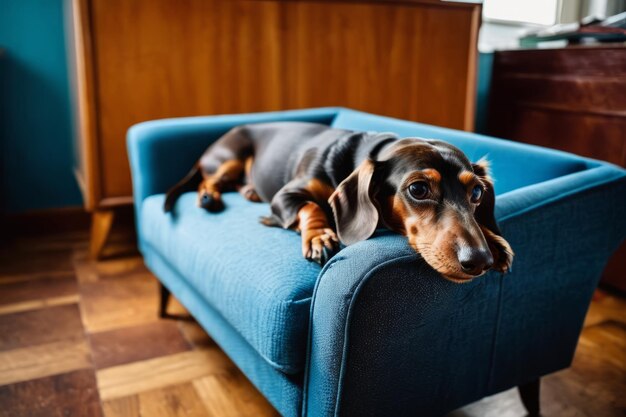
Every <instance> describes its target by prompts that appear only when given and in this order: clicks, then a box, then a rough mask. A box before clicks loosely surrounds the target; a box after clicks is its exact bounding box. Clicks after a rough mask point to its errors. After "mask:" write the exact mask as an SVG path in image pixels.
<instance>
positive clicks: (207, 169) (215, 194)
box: [198, 127, 254, 212]
mask: <svg viewBox="0 0 626 417" xmlns="http://www.w3.org/2000/svg"><path fill="white" fill-rule="evenodd" d="M253 148H254V147H253V144H252V140H251V139H250V137H249V135H248V132H247V129H246V128H245V127H236V128H234V129H231V130H230V131H229V132H228V133H226V134H225V135H224V136H222V137H221V138H220V139H219V140H218V141H217V142H215V143H214V144H213V145H212V146H211V147H210V148H209V149H208V150H207V151H206V152H205V153H204V155H202V157H201V158H200V161H199V162H198V166H199V167H200V169H201V171H202V177H203V180H202V182H201V183H200V186H199V187H198V206H200V207H202V208H204V209H206V210H208V211H210V212H218V211H221V210H223V209H224V203H223V201H222V193H223V192H226V191H235V190H237V189H238V188H240V187H241V186H242V185H243V184H244V181H245V177H246V176H247V172H249V169H250V168H251V163H252V162H251V161H252V159H251V157H252V154H253ZM248 161H250V162H248Z"/></svg>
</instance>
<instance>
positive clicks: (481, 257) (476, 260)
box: [458, 247, 493, 275]
mask: <svg viewBox="0 0 626 417" xmlns="http://www.w3.org/2000/svg"><path fill="white" fill-rule="evenodd" d="M458 257H459V263H460V264H461V269H462V270H463V272H465V273H466V274H468V275H480V274H482V273H483V272H484V271H485V270H487V269H489V268H491V266H492V265H493V256H492V255H491V252H490V251H489V250H485V249H478V248H467V247H464V248H462V249H461V250H460V251H459V254H458Z"/></svg>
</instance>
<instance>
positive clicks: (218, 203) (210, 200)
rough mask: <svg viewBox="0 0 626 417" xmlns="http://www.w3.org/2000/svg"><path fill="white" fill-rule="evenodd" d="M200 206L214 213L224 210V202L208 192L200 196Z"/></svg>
mask: <svg viewBox="0 0 626 417" xmlns="http://www.w3.org/2000/svg"><path fill="white" fill-rule="evenodd" d="M200 207H202V208H203V209H205V210H207V211H210V212H211V213H216V212H218V211H222V210H224V203H223V202H222V199H221V198H214V197H213V196H212V195H210V194H203V195H202V197H200Z"/></svg>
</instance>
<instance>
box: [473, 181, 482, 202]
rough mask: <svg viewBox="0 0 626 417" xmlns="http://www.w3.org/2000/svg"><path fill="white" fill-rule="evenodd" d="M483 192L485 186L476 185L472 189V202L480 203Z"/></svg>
mask: <svg viewBox="0 0 626 417" xmlns="http://www.w3.org/2000/svg"><path fill="white" fill-rule="evenodd" d="M483 192H484V191H483V187H481V186H480V185H477V186H475V187H474V188H473V189H472V203H474V204H476V203H478V202H479V201H480V199H481V198H482V196H483Z"/></svg>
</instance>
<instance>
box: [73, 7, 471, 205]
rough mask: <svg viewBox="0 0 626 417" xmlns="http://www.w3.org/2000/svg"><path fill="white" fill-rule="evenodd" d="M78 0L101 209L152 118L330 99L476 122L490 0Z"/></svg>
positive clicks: (127, 190) (85, 98)
mask: <svg viewBox="0 0 626 417" xmlns="http://www.w3.org/2000/svg"><path fill="white" fill-rule="evenodd" d="M73 2H74V5H75V6H76V5H78V6H79V7H75V8H76V9H78V10H79V12H80V13H78V14H77V15H78V17H79V22H78V23H76V26H78V30H79V31H82V32H84V35H83V36H82V37H78V40H77V47H78V48H79V49H78V53H79V55H80V54H82V56H81V57H80V58H81V59H79V61H81V60H82V61H81V62H82V63H81V62H79V63H81V66H80V68H79V69H81V68H82V83H80V85H79V88H83V87H81V85H85V84H89V85H90V86H91V87H92V88H91V89H87V91H82V90H81V92H82V94H81V95H80V97H81V98H82V100H81V102H80V104H81V106H82V107H85V106H88V107H90V111H82V112H81V116H82V117H84V118H87V119H89V120H88V122H87V123H84V124H83V125H84V126H85V128H84V129H83V136H84V138H83V140H85V141H88V142H89V143H90V145H89V146H83V148H84V149H85V152H86V153H87V154H89V155H86V156H84V158H85V159H87V161H88V162H89V161H91V162H92V163H87V164H85V165H83V167H82V169H83V170H88V171H90V175H85V177H87V178H91V180H89V181H86V184H87V185H86V186H87V188H88V193H89V194H90V195H91V196H92V197H90V198H89V199H88V200H87V201H88V208H89V209H94V208H96V207H100V208H103V207H104V206H105V205H106V206H107V207H110V206H111V205H116V204H121V203H123V202H127V203H128V202H130V200H129V199H128V197H129V196H130V195H131V184H130V173H129V167H128V161H127V158H126V145H125V135H126V131H127V129H128V128H129V127H130V126H131V125H132V124H135V123H138V122H141V121H145V120H150V119H157V118H163V117H176V116H193V115H206V114H223V113H242V112H256V111H267V110H279V109H286V108H300V107H314V106H328V105H331V106H347V107H354V108H357V109H361V110H365V111H371V112H376V113H380V114H384V115H390V116H396V117H402V118H407V119H411V120H418V121H422V122H426V123H433V124H439V125H443V126H448V127H456V128H462V129H463V128H464V129H468V130H471V129H472V126H473V115H474V95H475V80H474V78H475V67H476V36H477V33H478V23H479V22H478V20H479V16H480V5H476V4H472V5H468V4H459V3H449V2H442V1H439V0H424V1H413V0H397V1H378V2H373V1H365V0H364V1H278V0H274V1H252V0H229V1H226V0H185V1H182V2H174V1H169V0H149V1H148V0H137V1H126V0H73ZM86 43H88V45H86ZM83 89H84V88H83ZM92 92H93V94H92ZM92 160H93V161H92Z"/></svg>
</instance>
